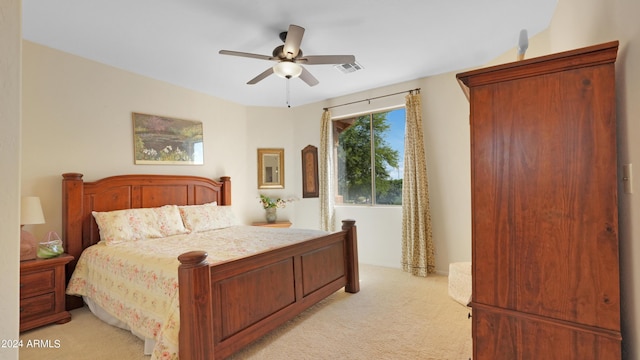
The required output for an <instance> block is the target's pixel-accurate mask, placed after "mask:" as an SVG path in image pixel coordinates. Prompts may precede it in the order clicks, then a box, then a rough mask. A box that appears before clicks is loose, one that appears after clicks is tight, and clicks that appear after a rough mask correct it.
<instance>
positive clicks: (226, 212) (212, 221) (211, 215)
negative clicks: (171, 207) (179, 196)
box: [178, 204, 238, 232]
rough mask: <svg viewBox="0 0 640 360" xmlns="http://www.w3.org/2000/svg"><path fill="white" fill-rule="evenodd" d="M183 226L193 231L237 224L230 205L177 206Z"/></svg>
mask: <svg viewBox="0 0 640 360" xmlns="http://www.w3.org/2000/svg"><path fill="white" fill-rule="evenodd" d="M178 208H179V209H180V215H182V220H183V221H184V226H185V227H186V228H187V229H189V230H190V231H193V232H200V231H207V230H215V229H221V228H224V227H229V226H233V225H237V224H238V221H237V219H236V217H235V215H234V214H233V211H232V209H231V206H216V205H215V204H213V205H212V204H204V205H187V206H179V207H178Z"/></svg>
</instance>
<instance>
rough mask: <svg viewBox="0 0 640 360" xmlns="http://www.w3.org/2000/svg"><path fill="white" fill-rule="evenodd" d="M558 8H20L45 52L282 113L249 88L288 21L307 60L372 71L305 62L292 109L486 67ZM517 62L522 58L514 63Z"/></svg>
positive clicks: (44, 3) (277, 100)
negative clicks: (331, 60) (311, 79)
mask: <svg viewBox="0 0 640 360" xmlns="http://www.w3.org/2000/svg"><path fill="white" fill-rule="evenodd" d="M556 3H557V0H394V1H391V0H350V1H345V0H322V1H303V0H297V1H294V0H272V1H251V0H23V1H22V4H23V36H24V38H25V39H27V40H30V41H33V42H35V43H39V44H43V45H46V46H48V47H52V48H55V49H59V50H62V51H65V52H69V53H72V54H75V55H78V56H81V57H85V58H88V59H92V60H95V61H98V62H101V63H104V64H108V65H111V66H114V67H117V68H120V69H124V70H128V71H131V72H134V73H137V74H141V75H144V76H148V77H150V78H154V79H158V80H163V81H166V82H169V83H172V84H176V85H179V86H182V87H185V88H188V89H193V90H196V91H199V92H203V93H206V94H210V95H213V96H216V97H219V98H222V99H227V100H231V101H234V102H237V103H240V104H245V105H257V106H275V107H280V106H285V101H286V96H285V95H286V81H287V80H285V79H282V78H279V77H277V76H275V75H272V76H269V77H268V78H266V79H265V80H263V81H261V82H259V83H258V84H256V85H247V84H246V82H247V81H249V80H250V79H252V78H253V77H254V76H256V75H258V74H259V73H261V72H263V71H264V70H266V69H267V68H268V67H270V66H272V65H273V64H274V63H273V62H270V61H265V60H259V59H251V58H241V57H235V56H225V55H219V54H218V51H219V50H221V49H225V50H235V51H242V52H250V53H257V54H264V55H271V52H272V50H273V49H274V48H275V47H276V46H278V45H281V44H282V42H281V41H280V39H279V38H278V34H279V33H280V32H281V31H285V30H287V28H288V26H289V24H296V25H299V26H302V27H304V28H305V29H306V32H305V34H304V38H303V40H302V45H301V48H302V50H303V51H304V54H305V55H343V54H353V55H355V57H356V61H357V62H358V63H359V64H361V65H362V66H363V67H364V70H361V71H358V72H355V73H350V74H343V73H341V72H340V71H338V70H337V69H335V68H334V67H333V66H332V65H308V66H306V67H307V69H308V70H309V71H310V72H311V73H312V74H313V75H314V76H315V77H316V78H317V79H318V80H319V81H320V84H318V85H316V86H314V87H309V86H308V85H306V84H305V83H304V82H302V80H300V79H292V80H291V81H290V86H291V90H290V91H291V105H292V106H298V105H302V104H307V103H312V102H317V101H322V100H325V99H329V98H333V97H336V96H341V95H346V94H351V93H355V92H359V91H363V90H367V89H372V88H377V87H381V86H386V85H391V84H395V83H399V82H403V81H408V80H413V79H417V78H421V77H425V76H429V75H435V74H439V73H443V72H449V71H458V70H462V69H467V68H470V67H475V66H479V65H482V64H483V63H486V62H487V61H490V60H491V59H493V58H495V57H496V56H498V55H500V54H502V53H504V52H505V51H508V50H509V49H512V48H514V47H515V46H516V44H517V42H518V35H519V32H520V30H521V29H527V31H528V33H529V36H530V37H531V36H533V35H535V34H537V33H538V32H540V31H542V30H544V29H546V28H547V27H548V25H549V23H550V21H551V17H552V15H553V12H554V10H555V7H556ZM514 60H515V59H514Z"/></svg>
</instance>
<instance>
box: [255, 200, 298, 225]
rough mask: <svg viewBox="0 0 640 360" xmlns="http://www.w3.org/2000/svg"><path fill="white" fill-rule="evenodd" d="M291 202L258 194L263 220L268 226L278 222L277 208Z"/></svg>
mask: <svg viewBox="0 0 640 360" xmlns="http://www.w3.org/2000/svg"><path fill="white" fill-rule="evenodd" d="M290 201H293V200H285V199H281V198H277V199H275V200H274V199H272V198H270V197H268V196H265V195H262V194H260V203H261V204H262V208H263V209H264V211H265V218H266V219H267V222H268V223H269V224H273V223H275V222H276V220H278V208H283V207H285V206H286V205H287V202H290Z"/></svg>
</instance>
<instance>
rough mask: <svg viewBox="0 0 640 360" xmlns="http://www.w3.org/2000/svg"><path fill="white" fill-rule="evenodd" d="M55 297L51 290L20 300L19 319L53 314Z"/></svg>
mask: <svg viewBox="0 0 640 360" xmlns="http://www.w3.org/2000/svg"><path fill="white" fill-rule="evenodd" d="M55 299H56V294H55V293H53V292H52V293H48V294H44V295H39V296H34V297H30V298H28V299H24V300H22V301H20V320H23V319H27V318H32V317H36V316H43V315H49V314H54V313H55V311H56V308H55V305H56V301H55Z"/></svg>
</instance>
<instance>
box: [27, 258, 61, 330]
mask: <svg viewBox="0 0 640 360" xmlns="http://www.w3.org/2000/svg"><path fill="white" fill-rule="evenodd" d="M71 260H73V256H71V255H68V254H62V255H60V256H58V257H55V258H52V259H36V260H28V261H23V262H21V263H20V332H23V331H26V330H30V329H33V328H36V327H39V326H42V325H47V324H51V323H58V324H64V323H66V322H69V321H70V320H71V313H69V312H68V311H66V310H65V271H64V267H65V265H66V264H67V263H68V262H69V261H71Z"/></svg>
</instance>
